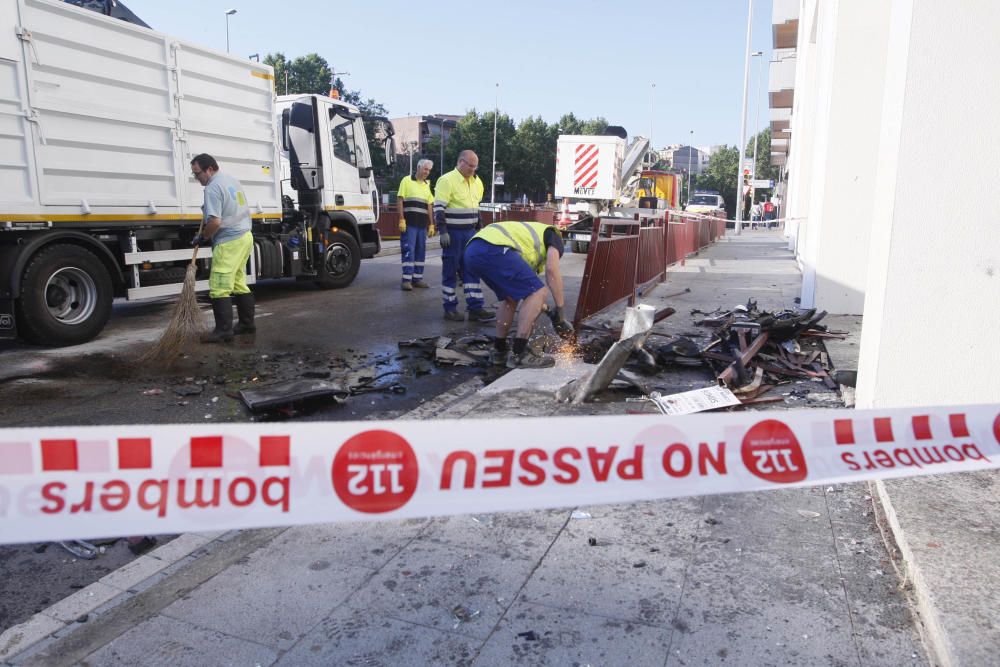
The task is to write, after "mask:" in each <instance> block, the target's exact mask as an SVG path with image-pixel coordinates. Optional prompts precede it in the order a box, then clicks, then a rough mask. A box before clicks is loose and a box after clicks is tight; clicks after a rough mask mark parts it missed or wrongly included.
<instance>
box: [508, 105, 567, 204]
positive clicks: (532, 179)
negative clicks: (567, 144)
mask: <svg viewBox="0 0 1000 667" xmlns="http://www.w3.org/2000/svg"><path fill="white" fill-rule="evenodd" d="M558 136H559V135H558V133H557V132H556V126H554V125H548V124H546V122H545V121H544V120H542V119H541V117H540V116H539V117H530V118H526V119H524V120H523V121H521V124H520V125H518V126H517V131H516V132H515V133H514V141H513V145H512V147H511V148H512V151H511V152H512V161H511V163H510V167H509V168H508V169H507V173H506V176H507V185H506V187H507V191H508V192H512V193H524V194H527V195H528V198H529V199H530V200H531V201H545V197H546V195H547V194H548V193H550V192H552V191H553V190H554V188H555V175H556V140H557V138H558Z"/></svg>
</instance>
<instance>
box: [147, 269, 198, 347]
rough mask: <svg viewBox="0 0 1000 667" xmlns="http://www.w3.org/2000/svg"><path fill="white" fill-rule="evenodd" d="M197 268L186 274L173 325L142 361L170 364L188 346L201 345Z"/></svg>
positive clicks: (175, 309) (171, 321)
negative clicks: (196, 291)
mask: <svg viewBox="0 0 1000 667" xmlns="http://www.w3.org/2000/svg"><path fill="white" fill-rule="evenodd" d="M196 268H197V267H196V266H195V263H194V261H192V262H191V263H190V264H188V267H187V272H186V273H185V274H184V286H183V288H182V289H181V295H180V298H179V299H178V300H177V304H176V305H175V306H174V314H173V316H172V317H171V318H170V324H168V325H167V328H166V329H165V330H164V331H163V334H162V335H161V336H160V340H158V341H157V342H156V343H155V344H154V345H153V346H152V347H151V348H149V349H148V350H146V352H145V353H144V354H143V355H142V356H141V357H140V358H139V361H159V362H170V361H173V360H175V359H176V358H177V357H178V356H180V354H181V352H183V351H184V350H185V349H187V348H188V347H189V346H191V345H192V344H195V343H198V342H199V340H198V339H199V337H200V336H201V334H202V333H203V331H204V326H203V325H202V319H201V310H200V309H199V308H198V297H197V296H196V294H195V272H196Z"/></svg>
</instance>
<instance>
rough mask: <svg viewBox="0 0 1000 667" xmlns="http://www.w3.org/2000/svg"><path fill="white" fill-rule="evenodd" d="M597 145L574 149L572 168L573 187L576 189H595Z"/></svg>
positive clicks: (585, 145)
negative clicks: (574, 162)
mask: <svg viewBox="0 0 1000 667" xmlns="http://www.w3.org/2000/svg"><path fill="white" fill-rule="evenodd" d="M599 155H600V151H599V150H598V148H597V144H580V145H579V146H577V147H576V165H575V166H574V168H573V185H574V186H575V187H578V188H595V187H597V161H598V160H597V158H598V156H599Z"/></svg>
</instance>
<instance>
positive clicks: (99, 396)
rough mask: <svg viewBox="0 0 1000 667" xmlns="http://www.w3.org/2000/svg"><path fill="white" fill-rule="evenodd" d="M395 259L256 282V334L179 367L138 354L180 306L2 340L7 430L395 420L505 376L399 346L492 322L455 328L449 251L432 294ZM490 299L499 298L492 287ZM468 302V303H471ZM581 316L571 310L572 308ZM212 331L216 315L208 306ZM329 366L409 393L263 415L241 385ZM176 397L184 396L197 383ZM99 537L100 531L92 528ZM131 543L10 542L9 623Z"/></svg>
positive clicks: (122, 557)
mask: <svg viewBox="0 0 1000 667" xmlns="http://www.w3.org/2000/svg"><path fill="white" fill-rule="evenodd" d="M583 261H584V256H582V255H573V254H572V253H567V254H566V256H565V257H564V260H563V268H564V272H565V274H566V284H567V290H566V291H567V299H568V302H569V303H568V306H569V309H572V308H573V307H574V306H575V300H576V295H577V293H578V291H579V281H580V276H581V275H582V273H583ZM399 263H400V259H399V255H388V256H385V257H379V258H375V259H372V260H368V261H365V262H364V263H363V264H362V267H361V271H360V272H359V274H358V277H357V279H356V280H355V282H354V283H353V284H352V285H350V286H349V287H348V288H346V289H343V290H333V291H324V290H319V289H316V288H315V287H314V286H313V285H312V284H311V283H297V282H295V281H293V280H284V281H269V282H265V283H261V284H259V285H257V286H256V287H255V292H256V294H257V317H258V319H257V326H258V333H257V334H256V336H255V337H253V338H252V339H243V340H240V339H237V340H238V342H236V343H234V344H233V345H231V346H215V345H212V346H207V345H205V346H198V347H197V348H195V349H192V350H191V351H190V353H189V354H188V355H187V356H186V357H185V358H183V359H181V360H179V361H178V362H177V363H176V364H174V365H171V366H166V367H153V366H149V365H141V364H139V363H137V361H136V359H137V358H138V357H139V355H141V354H142V352H143V351H144V350H145V348H146V347H147V346H148V345H149V344H151V343H152V342H153V341H155V340H156V339H157V336H158V335H159V333H160V331H161V330H162V327H163V326H165V324H166V322H167V321H168V320H169V318H170V316H171V313H172V307H173V303H174V301H173V300H170V299H168V300H161V301H158V302H155V303H125V302H121V303H118V304H116V305H115V308H114V312H113V315H112V317H111V321H110V322H109V324H108V326H107V327H106V329H105V330H104V332H102V334H101V335H100V336H99V337H98V338H97V339H95V340H94V341H91V342H90V343H87V344H85V345H79V346H76V347H71V348H39V347H35V346H30V345H25V344H22V343H15V342H2V343H0V427H18V426H38V425H49V426H54V425H93V424H138V423H212V422H234V421H235V422H240V421H250V420H251V419H254V420H258V421H259V420H262V419H268V420H276V419H294V420H326V421H338V420H357V419H392V418H395V417H397V416H398V415H400V414H403V413H404V412H407V411H409V410H412V409H413V408H415V407H418V406H419V405H420V404H421V403H423V402H425V401H427V400H430V399H431V398H433V397H434V396H437V395H438V394H440V393H442V392H444V391H447V390H448V389H450V388H451V387H453V386H455V385H457V384H459V383H461V382H464V381H466V380H468V379H470V378H472V377H474V376H475V375H477V374H478V375H481V376H483V377H484V379H485V380H489V379H491V378H493V377H496V375H498V374H499V373H502V372H503V371H497V370H495V369H491V368H484V367H459V366H438V365H435V364H434V363H433V362H431V361H430V360H429V359H427V351H426V350H424V349H421V348H408V347H404V348H400V347H399V346H398V343H399V342H400V341H406V340H412V339H421V338H433V337H437V336H448V337H451V338H454V339H458V338H461V337H462V336H465V335H470V334H486V335H492V333H493V326H492V324H488V325H482V324H475V323H473V324H466V323H457V322H446V321H445V320H444V319H443V317H442V309H441V302H440V298H441V295H440V289H439V286H440V284H441V281H440V275H441V272H440V252H434V253H433V254H432V255H431V256H430V257H428V263H427V271H426V277H427V280H428V282H429V283H430V284H431V285H432V288H431V289H426V290H413V291H412V292H403V291H401V290H400V289H399V280H400V264H399ZM484 291H485V293H486V294H487V302H488V303H489V302H490V298H491V297H492V292H490V291H489V289H488V288H484ZM461 309H462V310H464V303H463V304H462V305H461ZM570 312H572V310H570ZM203 313H204V317H205V322H206V327H207V326H209V325H210V323H211V322H212V315H211V309H210V308H209V307H208V306H207V305H204V306H203ZM306 373H311V374H313V375H315V374H320V375H322V374H325V373H329V374H330V380H331V381H338V380H342V381H343V382H345V383H354V382H358V381H359V380H361V379H363V378H365V377H378V376H383V378H382V379H381V380H376V381H375V383H374V384H376V385H384V384H391V383H396V382H398V383H399V384H401V385H403V386H404V387H405V388H406V391H405V393H402V394H398V393H392V392H380V391H376V392H372V393H366V394H362V395H359V396H353V397H350V398H348V399H347V400H346V401H345V402H344V403H342V404H340V403H336V402H334V401H332V400H329V399H317V400H313V401H309V402H305V403H299V404H296V405H294V406H291V407H289V408H287V409H284V410H278V411H274V412H270V413H266V414H257V415H255V414H253V413H251V412H250V411H249V410H248V409H247V408H246V406H245V405H244V404H243V403H242V401H241V400H240V399H239V396H238V392H239V390H241V389H245V388H254V387H259V386H263V385H267V384H270V383H273V382H277V381H282V380H289V379H294V378H297V377H302V376H303V374H306ZM199 390H200V393H196V394H193V395H179V394H178V392H181V391H190V392H194V391H199ZM95 530H96V531H98V532H99V527H95ZM132 558H133V556H132V555H131V553H130V552H129V551H128V549H127V548H126V545H125V543H124V541H119V542H117V543H115V544H112V545H109V546H108V547H107V548H106V551H105V553H103V554H102V555H101V556H99V557H98V558H96V559H94V560H91V561H83V560H78V559H76V558H74V557H73V556H71V555H70V554H69V553H68V552H66V551H64V550H63V549H61V548H60V547H59V546H58V545H54V544H53V545H43V544H28V545H17V546H2V547H0V630H2V629H4V628H7V627H10V626H11V625H14V624H16V623H19V622H21V621H23V620H25V619H27V618H28V617H30V616H31V615H32V614H34V613H35V612H37V611H41V610H42V609H44V608H45V607H46V606H48V605H49V604H53V603H55V602H57V601H58V600H60V599H62V598H63V597H66V596H67V595H69V594H71V593H72V592H74V591H75V590H77V589H79V588H82V587H83V586H86V585H87V584H89V583H91V582H93V581H96V580H97V579H99V578H100V577H102V576H104V575H105V574H107V573H108V572H110V571H112V570H114V569H115V568H117V567H120V566H121V565H123V564H124V563H126V562H128V561H129V560H131V559H132Z"/></svg>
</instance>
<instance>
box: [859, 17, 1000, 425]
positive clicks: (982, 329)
mask: <svg viewBox="0 0 1000 667" xmlns="http://www.w3.org/2000/svg"><path fill="white" fill-rule="evenodd" d="M889 26H890V32H889V42H888V48H887V59H886V63H887V64H886V78H885V96H884V98H883V117H882V123H881V136H880V144H879V157H878V166H877V176H876V181H875V189H874V192H875V196H874V220H873V225H872V233H871V242H870V250H869V252H870V257H869V265H868V281H867V287H866V299H865V311H864V325H863V330H862V335H861V358H860V362H859V378H858V391H857V403H858V407H862V408H864V407H891V406H904V405H909V406H923V405H948V404H962V403H987V402H992V403H996V402H1000V346H998V345H997V332H998V328H1000V233H998V231H997V229H998V216H997V213H996V202H997V201H998V199H1000V180H998V178H997V175H998V168H997V156H998V155H1000V125H998V122H997V109H1000V85H997V75H996V66H995V63H997V62H1000V40H997V39H996V35H997V34H1000V3H996V2H995V1H994V0H964V2H962V9H961V11H956V8H955V7H954V6H953V4H952V3H946V2H940V0H892V2H891V13H890V20H889ZM929 141H932V142H933V143H935V144H938V145H942V146H961V147H962V151H963V156H962V158H963V168H962V169H961V170H943V171H942V170H935V171H933V172H931V173H929V172H928V165H927V162H926V155H927V146H928V142H929Z"/></svg>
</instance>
